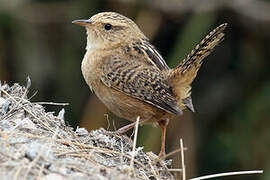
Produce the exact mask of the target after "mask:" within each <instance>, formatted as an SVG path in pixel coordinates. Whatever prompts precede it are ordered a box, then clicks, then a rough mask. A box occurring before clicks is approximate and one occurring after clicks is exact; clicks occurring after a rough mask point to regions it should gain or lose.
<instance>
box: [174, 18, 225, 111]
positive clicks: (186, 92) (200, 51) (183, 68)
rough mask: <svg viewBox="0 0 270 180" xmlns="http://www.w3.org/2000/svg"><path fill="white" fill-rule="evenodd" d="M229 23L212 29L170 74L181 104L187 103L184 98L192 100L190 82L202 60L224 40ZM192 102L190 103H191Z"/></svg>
mask: <svg viewBox="0 0 270 180" xmlns="http://www.w3.org/2000/svg"><path fill="white" fill-rule="evenodd" d="M226 26H227V23H224V24H221V25H220V26H218V27H217V28H215V29H214V30H213V31H211V32H210V33H209V34H208V35H207V36H206V37H205V38H204V39H203V40H202V41H201V42H200V43H199V44H198V45H197V46H196V47H195V49H193V50H192V51H191V52H190V53H189V54H188V55H187V57H186V58H185V59H184V60H183V61H182V62H181V63H180V64H179V65H178V66H177V67H175V68H174V69H172V71H171V72H170V74H169V82H170V83H171V85H172V87H173V91H174V93H175V95H176V96H177V97H178V101H179V105H180V106H187V105H185V103H184V102H185V101H183V99H186V98H188V99H190V101H189V102H191V98H190V95H191V86H190V84H191V83H192V81H193V80H194V79H195V77H196V75H197V72H198V70H199V68H200V67H201V64H202V61H203V59H204V58H205V57H207V56H208V55H209V54H210V53H211V52H212V51H213V49H214V48H215V47H216V46H217V45H218V44H219V43H220V42H221V41H222V40H223V37H224V33H223V31H224V29H225V28H226ZM189 104H190V103H189ZM191 105H192V104H191ZM189 106H190V105H189Z"/></svg>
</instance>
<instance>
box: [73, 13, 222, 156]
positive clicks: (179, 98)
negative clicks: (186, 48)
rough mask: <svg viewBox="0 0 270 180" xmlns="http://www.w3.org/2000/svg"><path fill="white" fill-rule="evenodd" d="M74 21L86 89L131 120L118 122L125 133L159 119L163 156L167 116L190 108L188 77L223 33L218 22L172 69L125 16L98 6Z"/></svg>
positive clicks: (168, 118) (190, 77)
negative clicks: (80, 37) (82, 42)
mask: <svg viewBox="0 0 270 180" xmlns="http://www.w3.org/2000/svg"><path fill="white" fill-rule="evenodd" d="M72 23H74V24H78V25H81V26H84V27H85V28H86V31H87V46H86V54H85V56H84V58H83V61H82V67H81V68H82V73H83V76H84V79H85V81H86V83H87V84H88V85H89V87H90V89H91V90H92V91H94V92H95V94H96V95H97V97H98V98H99V99H100V100H101V101H102V102H103V103H104V104H105V105H106V106H107V107H108V109H109V110H110V111H112V112H113V113H115V114H116V115H117V116H119V117H122V118H125V119H127V120H130V121H133V123H131V124H129V125H127V126H125V127H123V128H120V129H119V130H118V131H117V133H120V134H122V133H125V132H126V131H127V130H129V129H131V128H132V127H134V125H135V121H136V118H137V117H138V116H139V117H140V124H143V123H158V124H159V125H160V127H161V132H162V134H161V151H160V157H162V158H164V156H165V135H166V127H167V124H168V122H169V120H170V119H173V118H174V117H176V116H178V115H181V114H182V111H183V109H185V108H187V109H189V110H191V111H193V112H194V108H193V104H192V100H191V83H192V81H193V80H194V78H195V77H196V74H197V71H198V70H199V68H200V66H201V64H202V60H203V59H204V58H205V57H206V56H208V55H209V54H210V53H211V51H212V50H213V48H214V47H215V46H216V45H217V44H218V43H219V42H220V41H222V39H223V36H224V34H223V30H224V29H225V28H226V26H227V24H222V25H220V26H219V27H217V28H216V29H214V30H213V31H212V32H210V33H209V34H208V35H207V36H206V37H205V38H204V39H203V40H202V41H201V42H200V43H199V44H198V45H197V46H196V47H195V49H194V50H192V51H191V53H190V54H188V56H187V57H186V58H185V59H184V60H183V61H182V62H181V63H180V64H179V65H178V66H177V67H175V68H174V69H170V68H169V67H168V65H167V64H166V62H165V61H164V59H163V58H162V56H161V55H160V54H159V52H158V51H157V50H156V48H155V47H154V46H153V45H152V44H150V42H149V40H148V39H147V37H146V36H145V35H144V34H143V33H142V31H141V30H140V29H139V27H138V26H137V25H136V24H135V23H134V22H133V21H132V20H130V19H129V18H127V17H125V16H123V15H121V14H118V13H115V12H102V13H98V14H96V15H94V16H92V17H91V18H90V19H88V20H75V21H73V22H72Z"/></svg>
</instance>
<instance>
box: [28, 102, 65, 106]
mask: <svg viewBox="0 0 270 180" xmlns="http://www.w3.org/2000/svg"><path fill="white" fill-rule="evenodd" d="M33 104H40V105H54V106H68V105H69V103H55V102H35V103H33Z"/></svg>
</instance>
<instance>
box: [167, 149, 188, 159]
mask: <svg viewBox="0 0 270 180" xmlns="http://www.w3.org/2000/svg"><path fill="white" fill-rule="evenodd" d="M186 150H188V148H186V147H184V151H186ZM179 152H181V148H178V149H176V150H173V151H172V152H170V153H168V154H166V155H165V158H164V159H167V158H168V157H170V156H172V155H174V154H176V153H179Z"/></svg>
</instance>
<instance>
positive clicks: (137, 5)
mask: <svg viewBox="0 0 270 180" xmlns="http://www.w3.org/2000/svg"><path fill="white" fill-rule="evenodd" d="M101 11H116V12H119V13H121V14H124V15H126V16H128V17H130V18H131V19H133V20H134V21H135V22H136V23H137V24H138V25H139V27H140V28H141V29H142V31H143V32H144V33H145V34H146V36H147V37H149V38H150V39H151V42H152V43H153V44H154V45H155V46H156V47H157V49H159V51H160V52H161V54H162V55H163V56H164V58H165V60H166V61H167V63H168V64H169V65H170V67H174V66H175V65H176V64H178V63H179V62H180V61H181V60H182V59H183V58H184V57H185V56H186V55H187V53H189V52H190V51H191V50H192V48H193V47H194V46H195V45H196V43H198V42H199V41H200V40H201V39H202V38H203V37H204V36H205V35H206V34H207V33H208V32H209V31H211V30H212V29H213V28H215V27H216V26H218V25H219V24H221V23H224V22H227V23H229V26H228V28H227V29H226V31H225V32H226V36H225V40H224V41H223V42H222V43H221V44H220V45H219V46H218V47H217V48H216V50H215V51H214V52H213V53H212V54H211V55H210V56H209V57H208V58H207V59H206V60H205V63H204V64H203V66H202V69H201V70H200V71H199V73H198V77H197V79H196V80H195V81H194V83H193V94H192V97H193V102H194V106H195V109H196V113H191V112H188V111H185V114H184V115H183V116H182V117H180V118H179V119H178V120H174V121H171V122H170V124H169V128H168V133H167V152H171V151H173V150H175V149H177V148H179V139H180V138H183V140H184V144H185V146H186V147H187V148H188V150H187V151H186V152H185V161H186V168H187V175H188V177H189V178H191V177H194V176H199V175H206V174H213V173H218V172H227V171H236V170H252V169H263V170H264V171H265V172H264V174H263V175H250V176H240V177H227V178H219V179H236V180H237V179H239V180H240V179H256V180H257V179H258V180H269V179H270V171H269V170H270V76H269V75H270V68H269V67H270V1H269V0H268V1H266V0H265V1H263V0H248V1H243V0H156V1H150V0H141V1H136V0H102V1H95V0H91V1H90V0H77V1H72V0H46V1H45V0H43V1H42V0H0V80H1V81H6V82H8V83H9V84H12V83H15V82H19V83H20V84H25V79H26V77H27V75H29V76H30V77H31V79H32V87H31V92H30V95H29V96H31V95H32V94H34V93H35V91H38V93H37V94H36V95H35V96H34V97H33V100H32V101H43V102H44V101H46V102H68V103H70V105H69V106H68V107H65V110H66V114H65V120H66V121H67V122H68V123H69V124H70V125H71V126H74V127H76V126H78V125H80V126H82V127H86V128H87V129H89V130H90V129H97V128H100V127H104V128H107V127H108V126H109V129H110V130H113V129H115V128H119V127H121V126H123V125H125V124H128V123H129V122H128V121H126V120H122V119H121V120H119V119H118V118H117V117H116V116H114V115H113V114H111V113H110V112H108V110H107V109H106V107H105V106H104V105H103V104H102V103H101V102H100V101H99V100H98V99H97V98H96V97H95V96H94V95H93V94H92V93H91V92H90V91H89V88H88V86H87V85H86V83H85V82H84V79H83V77H82V74H81V70H80V65H81V60H82V58H83V55H84V53H85V45H86V35H85V30H84V29H83V28H81V27H79V26H75V25H73V24H71V21H72V20H75V19H88V18H89V17H90V16H92V15H94V14H96V13H98V12H101ZM61 108H62V107H61V106H46V109H47V110H48V111H55V112H56V113H55V114H57V113H58V111H59V110H60V109H61ZM139 145H140V146H145V151H154V152H155V153H158V151H159V146H160V129H159V128H154V127H152V126H143V127H141V128H140V130H139ZM172 158H173V168H180V154H176V155H174V156H173V157H172ZM176 175H177V173H176Z"/></svg>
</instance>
